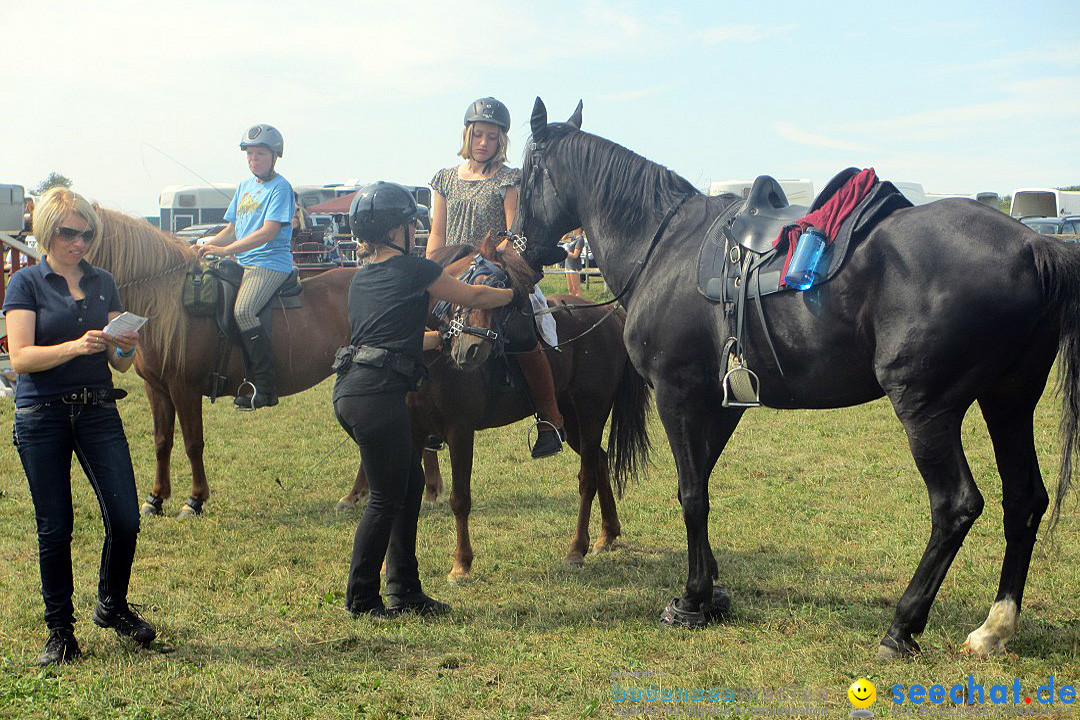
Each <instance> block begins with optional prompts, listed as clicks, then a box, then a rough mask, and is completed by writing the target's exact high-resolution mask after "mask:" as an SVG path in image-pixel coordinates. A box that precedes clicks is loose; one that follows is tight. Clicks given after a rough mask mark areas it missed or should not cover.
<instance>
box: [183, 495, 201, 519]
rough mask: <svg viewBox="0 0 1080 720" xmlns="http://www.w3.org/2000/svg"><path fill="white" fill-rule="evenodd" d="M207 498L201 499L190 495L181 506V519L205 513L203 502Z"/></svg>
mask: <svg viewBox="0 0 1080 720" xmlns="http://www.w3.org/2000/svg"><path fill="white" fill-rule="evenodd" d="M204 502H206V501H205V500H199V499H198V498H193V497H189V498H188V499H187V501H186V502H184V507H182V508H180V514H179V515H177V517H178V518H180V519H181V520H184V519H187V518H189V517H197V516H199V515H202V514H203V503H204Z"/></svg>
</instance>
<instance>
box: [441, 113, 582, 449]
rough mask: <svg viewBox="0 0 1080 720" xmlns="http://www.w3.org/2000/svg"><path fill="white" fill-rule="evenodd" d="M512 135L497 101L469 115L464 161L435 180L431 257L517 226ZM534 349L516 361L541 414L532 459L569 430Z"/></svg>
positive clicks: (538, 304) (539, 300) (537, 299)
mask: <svg viewBox="0 0 1080 720" xmlns="http://www.w3.org/2000/svg"><path fill="white" fill-rule="evenodd" d="M509 130H510V111H509V110H508V109H507V108H506V106H505V105H503V104H502V103H501V102H499V101H498V100H496V99H495V98H492V97H486V98H480V99H479V100H477V101H475V102H473V103H472V104H471V105H469V107H468V109H467V110H466V111H465V128H464V130H462V134H461V149H460V150H459V151H458V156H459V157H461V158H463V159H464V162H462V163H461V164H459V165H456V166H454V167H448V168H443V169H442V170H440V171H439V172H437V173H435V177H433V178H432V179H431V189H432V190H433V192H432V196H431V200H432V202H431V205H432V207H431V231H430V233H429V234H428V241H427V253H428V257H431V255H432V253H433V252H434V251H435V250H437V249H438V248H441V247H444V246H446V245H457V244H461V243H469V244H472V245H479V244H480V243H481V242H482V241H483V239H484V237H485V236H486V235H487V233H488V232H494V233H498V232H501V231H505V230H506V229H507V228H509V227H510V226H511V224H512V223H513V220H514V215H515V213H517V206H518V185H519V184H520V183H521V170H519V169H517V168H509V167H507V166H506V153H507V150H508V148H509V143H510V140H509V137H508V135H507V133H508V132H509ZM531 300H532V304H533V308H534V310H535V309H536V308H545V309H546V308H547V301H546V300H545V299H544V297H543V293H542V292H541V291H540V288H539V287H536V288H534V290H533V296H532V298H531ZM541 318H542V320H541V322H543V323H544V328H543V330H544V336H545V340H547V342H548V344H549V345H551V346H555V345H557V344H558V339H557V338H556V336H555V321H554V319H553V318H552V317H551V315H543V316H541ZM532 345H533V347H532V349H531V350H529V351H528V352H524V353H520V354H517V355H515V356H514V358H515V359H516V360H517V363H518V367H519V368H521V374H522V375H523V376H524V377H525V382H526V384H527V385H528V386H529V395H530V397H531V398H532V401H533V404H534V405H535V406H536V410H537V421H538V432H537V437H536V442H535V444H534V445H533V447H532V456H533V457H534V458H542V457H548V456H550V455H554V454H556V453H558V452H560V451H561V450H562V441H563V440H564V439H565V431H564V430H563V417H562V414H561V413H560V412H559V404H558V401H557V398H556V395H555V382H554V380H553V379H552V376H551V365H550V364H549V363H548V360H547V357H546V356H545V355H544V350H543V348H542V347H541V345H540V342H539V339H537V340H536V341H535V342H534V343H533V344H532ZM435 441H436V442H437V439H435Z"/></svg>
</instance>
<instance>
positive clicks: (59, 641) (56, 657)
mask: <svg viewBox="0 0 1080 720" xmlns="http://www.w3.org/2000/svg"><path fill="white" fill-rule="evenodd" d="M80 655H82V651H81V650H79V643H78V642H77V641H76V640H75V631H74V630H72V629H71V628H56V629H55V630H52V631H50V632H49V639H48V640H46V641H45V649H44V650H43V651H42V653H41V657H39V658H38V661H37V664H38V665H39V666H40V667H45V666H46V665H59V664H61V663H66V662H71V661H72V660H74V659H75V658H77V657H79V656H80Z"/></svg>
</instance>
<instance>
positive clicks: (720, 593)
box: [703, 585, 731, 623]
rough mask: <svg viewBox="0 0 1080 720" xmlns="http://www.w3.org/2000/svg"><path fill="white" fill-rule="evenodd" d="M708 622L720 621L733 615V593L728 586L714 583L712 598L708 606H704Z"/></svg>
mask: <svg viewBox="0 0 1080 720" xmlns="http://www.w3.org/2000/svg"><path fill="white" fill-rule="evenodd" d="M703 612H704V613H705V620H706V621H707V622H710V623H712V622H718V621H720V620H727V619H728V618H729V617H731V595H730V594H728V591H727V588H725V587H723V586H722V585H713V589H712V600H711V601H710V602H709V606H708V607H707V608H703Z"/></svg>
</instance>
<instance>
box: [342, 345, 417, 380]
mask: <svg viewBox="0 0 1080 720" xmlns="http://www.w3.org/2000/svg"><path fill="white" fill-rule="evenodd" d="M349 363H356V364H357V365H367V366H369V367H375V368H387V369H389V370H393V371H395V372H399V373H401V374H402V375H404V376H405V377H407V378H410V379H411V380H414V381H416V380H419V379H420V378H421V377H423V376H424V374H425V370H426V368H425V367H424V365H423V363H418V362H416V361H415V360H413V359H412V358H410V357H408V356H407V355H403V354H401V353H398V352H393V351H392V350H387V349H386V348H377V347H369V346H367V345H361V346H359V347H357V346H355V345H346V346H345V347H343V348H340V349H339V350H338V351H337V355H335V356H334V370H337V371H340V370H342V369H343V368H345V367H346V366H347V365H348V364H349Z"/></svg>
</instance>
